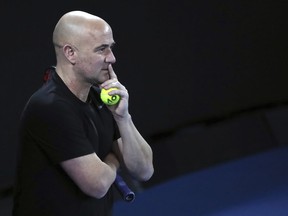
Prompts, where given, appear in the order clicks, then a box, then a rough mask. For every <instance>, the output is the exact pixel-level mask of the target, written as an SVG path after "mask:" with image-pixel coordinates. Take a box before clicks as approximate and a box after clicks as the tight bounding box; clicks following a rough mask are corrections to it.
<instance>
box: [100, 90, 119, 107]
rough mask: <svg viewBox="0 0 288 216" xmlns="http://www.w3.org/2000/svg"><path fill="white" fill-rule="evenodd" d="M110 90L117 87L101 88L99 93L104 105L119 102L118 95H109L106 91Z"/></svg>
mask: <svg viewBox="0 0 288 216" xmlns="http://www.w3.org/2000/svg"><path fill="white" fill-rule="evenodd" d="M112 90H117V88H110V89H107V90H106V89H104V88H102V90H101V93H100V98H101V100H102V101H103V103H105V104H106V105H115V104H117V103H118V102H119V100H120V96H119V95H109V94H108V93H109V92H110V91H112Z"/></svg>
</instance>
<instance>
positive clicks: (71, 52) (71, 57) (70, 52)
mask: <svg viewBox="0 0 288 216" xmlns="http://www.w3.org/2000/svg"><path fill="white" fill-rule="evenodd" d="M62 49H63V53H64V55H65V57H66V58H67V60H68V61H69V62H71V64H75V57H76V52H75V49H74V47H73V46H71V45H70V44H66V45H64V46H63V48H62Z"/></svg>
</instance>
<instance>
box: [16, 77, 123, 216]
mask: <svg viewBox="0 0 288 216" xmlns="http://www.w3.org/2000/svg"><path fill="white" fill-rule="evenodd" d="M92 94H94V91H93V92H92V88H91V91H90V93H89V95H90V96H89V98H92V97H91V95H92ZM95 96H96V97H99V95H95ZM19 131H20V133H19V141H20V146H19V163H18V172H17V181H16V189H15V196H14V209H13V215H14V216H26V215H27V216H28V215H29V216H34V215H35V216H80V215H81V216H102V215H103V216H104V215H105V216H106V215H109V214H110V213H111V209H112V202H113V197H112V189H111V188H110V190H109V191H108V193H107V194H106V195H105V196H104V197H103V198H101V199H95V198H93V197H90V196H87V195H85V194H84V193H83V192H82V191H81V190H80V189H79V188H78V187H77V186H76V184H75V183H74V182H73V181H72V180H71V179H70V178H69V176H68V175H67V174H66V173H65V171H64V170H63V169H62V168H61V166H60V164H59V163H60V162H61V161H65V160H69V159H72V158H76V157H80V156H83V155H87V154H91V153H93V152H95V153H96V154H97V155H98V157H99V158H100V159H102V160H103V159H104V157H105V156H106V155H107V154H108V153H109V152H110V151H111V148H112V143H113V141H114V140H115V139H117V138H118V137H119V132H118V130H117V126H116V124H115V121H114V120H113V117H112V115H111V113H110V111H109V110H108V109H107V107H106V106H103V107H102V108H101V109H100V108H99V107H95V106H94V104H93V103H89V102H87V103H84V102H82V101H81V100H79V99H78V98H77V97H76V96H75V95H74V94H73V93H72V92H71V91H70V90H69V89H68V88H67V87H66V85H65V84H64V82H63V81H62V80H61V78H60V77H59V76H58V75H57V73H55V72H54V73H52V78H51V79H50V80H49V81H48V82H47V83H46V84H44V85H43V86H42V87H41V88H40V89H39V90H38V91H36V92H35V93H34V94H33V95H32V97H31V98H30V100H29V101H28V103H27V104H26V106H25V109H24V111H23V114H22V118H21V124H20V130H19Z"/></svg>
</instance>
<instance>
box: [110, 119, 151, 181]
mask: <svg viewBox="0 0 288 216" xmlns="http://www.w3.org/2000/svg"><path fill="white" fill-rule="evenodd" d="M117 124H118V127H119V131H120V134H121V138H119V139H118V140H117V142H116V143H115V144H114V149H113V150H114V152H115V154H117V156H118V158H119V159H120V161H122V162H123V163H124V164H125V167H126V168H127V170H128V171H129V173H130V174H131V175H132V176H134V177H135V178H137V179H138V180H141V181H147V180H149V179H150V178H151V176H152V175H153V172H154V168H153V153H152V150H151V147H150V146H149V145H148V143H147V142H146V141H145V139H144V138H143V137H142V136H141V134H140V133H139V132H138V130H137V128H136V127H135V125H134V123H133V121H132V119H131V116H130V115H129V116H128V117H127V118H124V119H121V120H118V121H117Z"/></svg>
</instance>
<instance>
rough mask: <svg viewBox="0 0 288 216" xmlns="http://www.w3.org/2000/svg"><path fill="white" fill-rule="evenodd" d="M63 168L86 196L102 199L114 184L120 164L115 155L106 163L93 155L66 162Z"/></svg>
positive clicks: (106, 160) (110, 156) (109, 155)
mask: <svg viewBox="0 0 288 216" xmlns="http://www.w3.org/2000/svg"><path fill="white" fill-rule="evenodd" d="M61 166H62V168H63V169H64V170H65V171H66V173H67V174H68V175H69V176H70V178H71V179H72V180H73V181H74V182H75V184H76V185H77V186H78V187H79V188H80V189H81V190H82V191H83V192H84V193H85V194H87V195H89V196H92V197H95V198H97V199H100V198H102V197H103V196H104V195H105V194H106V193H107V191H108V190H109V188H110V186H111V185H112V184H113V182H114V180H115V178H116V172H117V169H118V168H119V162H118V160H117V158H116V157H115V155H114V154H113V153H110V154H108V155H107V156H106V158H105V159H104V161H101V160H100V158H99V157H98V156H97V155H96V154H95V153H92V154H88V155H85V156H81V157H77V158H73V159H70V160H66V161H64V162H62V163H61Z"/></svg>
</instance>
